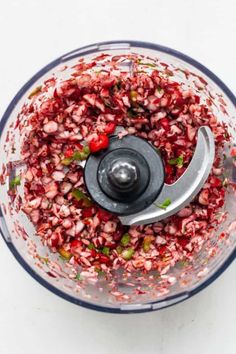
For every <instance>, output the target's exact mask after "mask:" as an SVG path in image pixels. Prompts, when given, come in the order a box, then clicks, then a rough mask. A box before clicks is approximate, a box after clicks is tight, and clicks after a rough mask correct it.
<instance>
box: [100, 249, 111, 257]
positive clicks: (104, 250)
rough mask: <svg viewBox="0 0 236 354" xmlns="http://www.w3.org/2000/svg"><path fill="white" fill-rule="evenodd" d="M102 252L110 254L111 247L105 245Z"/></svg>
mask: <svg viewBox="0 0 236 354" xmlns="http://www.w3.org/2000/svg"><path fill="white" fill-rule="evenodd" d="M102 253H103V254H105V255H106V256H109V253H110V248H109V247H103V249H102Z"/></svg>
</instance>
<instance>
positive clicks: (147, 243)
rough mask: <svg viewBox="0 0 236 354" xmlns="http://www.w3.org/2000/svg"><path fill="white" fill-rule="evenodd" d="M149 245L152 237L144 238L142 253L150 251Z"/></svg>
mask: <svg viewBox="0 0 236 354" xmlns="http://www.w3.org/2000/svg"><path fill="white" fill-rule="evenodd" d="M151 243H152V237H150V236H145V237H144V240H143V250H144V252H146V253H147V252H148V251H149V250H150V247H151Z"/></svg>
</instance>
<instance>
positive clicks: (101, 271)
mask: <svg viewBox="0 0 236 354" xmlns="http://www.w3.org/2000/svg"><path fill="white" fill-rule="evenodd" d="M94 270H95V272H97V273H98V275H105V272H103V270H101V269H100V268H97V267H96V268H95V269H94Z"/></svg>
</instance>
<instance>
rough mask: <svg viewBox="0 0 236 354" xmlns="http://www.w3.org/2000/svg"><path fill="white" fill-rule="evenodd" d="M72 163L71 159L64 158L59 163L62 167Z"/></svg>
mask: <svg viewBox="0 0 236 354" xmlns="http://www.w3.org/2000/svg"><path fill="white" fill-rule="evenodd" d="M72 161H73V158H72V157H65V158H64V159H63V160H61V163H62V165H64V166H69V165H70V164H71V162H72Z"/></svg>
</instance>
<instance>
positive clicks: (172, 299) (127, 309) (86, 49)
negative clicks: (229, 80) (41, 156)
mask: <svg viewBox="0 0 236 354" xmlns="http://www.w3.org/2000/svg"><path fill="white" fill-rule="evenodd" d="M127 44H128V45H129V46H131V47H136V48H144V49H152V50H157V51H159V52H162V53H166V54H169V55H172V56H174V57H176V58H178V59H181V60H183V61H185V62H186V63H188V64H191V65H192V66H194V67H196V68H197V69H198V70H200V71H202V72H203V73H204V74H205V75H206V76H208V77H209V78H210V79H211V80H212V81H213V82H214V83H215V84H216V85H218V86H219V87H220V88H221V90H222V91H223V92H224V94H225V95H226V96H228V98H229V100H230V101H231V102H232V103H233V105H234V106H236V97H235V95H234V94H233V92H232V91H231V90H230V89H229V88H228V87H227V86H226V85H225V84H224V83H223V82H222V81H221V79H219V78H218V77H217V76H216V75H215V74H214V73H213V72H211V71H210V70H209V69H207V68H206V67H205V66H204V65H202V64H201V63H199V62H198V61H196V60H195V59H192V58H191V57H189V56H188V55H186V54H183V53H181V52H179V51H177V50H175V49H171V48H168V47H165V46H162V45H159V44H154V43H150V42H143V41H134V40H116V41H106V42H98V43H94V44H91V45H87V46H83V47H80V48H78V49H75V50H72V51H70V52H68V53H66V54H63V55H62V56H60V57H58V58H57V59H55V60H53V61H51V62H50V63H49V64H47V65H46V66H44V67H43V68H42V69H41V70H39V71H38V72H37V73H36V74H35V75H34V76H33V77H31V79H29V80H28V81H27V82H26V83H25V84H24V85H23V86H22V87H21V89H20V90H19V91H18V92H17V94H16V95H15V97H14V98H13V99H12V101H11V102H10V104H9V105H8V107H7V109H6V111H5V113H4V114H3V116H2V119H1V120H0V138H1V135H2V132H3V129H4V127H5V125H6V123H7V120H8V118H9V116H10V115H11V113H12V111H13V109H14V107H15V105H16V104H17V103H18V101H19V100H20V99H21V98H22V96H23V95H24V94H25V93H26V91H27V90H28V89H29V88H30V87H31V86H32V85H33V84H34V83H35V82H36V81H37V80H38V79H39V78H40V77H42V76H43V75H44V74H46V72H47V71H49V70H51V69H53V68H54V67H56V66H57V65H59V64H62V63H64V62H66V61H68V60H70V59H72V58H75V57H80V56H83V55H85V54H90V53H94V52H96V51H97V50H99V51H101V52H102V51H105V50H107V49H119V47H117V48H109V45H110V46H112V45H121V47H120V49H123V48H122V45H127ZM105 46H107V48H105ZM99 47H101V48H99ZM0 218H1V219H3V213H2V210H1V205H0ZM3 220H4V219H3ZM4 222H5V221H4ZM0 233H1V235H2V237H3V239H4V241H5V242H6V244H7V246H8V248H9V249H10V251H11V252H12V254H13V255H14V257H15V258H16V259H17V261H18V262H19V263H20V264H21V266H22V267H23V268H24V269H25V270H26V271H27V272H28V273H29V274H30V275H31V276H32V277H33V278H34V279H35V280H37V281H38V282H39V283H40V284H41V285H43V286H44V287H45V288H47V289H48V290H50V291H51V292H52V293H54V294H56V295H58V296H60V297H61V298H63V299H65V300H67V301H69V302H72V303H74V304H76V305H80V306H82V307H86V308H89V309H93V310H97V311H101V312H108V313H141V312H150V311H154V310H158V309H163V308H167V307H170V306H173V305H174V304H177V303H180V302H182V301H184V300H186V299H188V298H190V297H192V296H193V295H195V294H197V293H198V292H200V291H201V290H203V289H204V288H206V287H207V286H208V285H210V284H211V283H212V282H213V281H214V280H215V279H217V278H218V277H219V276H220V275H221V274H222V273H223V272H224V271H225V270H226V268H227V267H228V266H229V265H230V264H231V262H233V260H234V259H235V258H236V247H234V249H232V252H231V254H230V255H229V256H228V258H227V259H226V260H225V261H224V262H223V263H222V265H221V266H220V267H219V269H217V270H216V271H215V272H214V273H213V274H212V275H211V276H210V277H209V279H206V280H205V281H203V282H202V283H201V284H199V285H198V286H197V287H196V288H194V289H192V290H190V291H183V292H181V293H179V294H177V295H171V296H167V297H166V298H165V299H164V300H163V299H160V300H157V301H151V302H147V303H143V304H142V305H139V307H137V305H135V304H134V305H127V306H126V305H125V304H124V305H122V306H120V307H106V306H102V305H95V304H93V303H90V302H87V301H84V300H80V299H78V298H75V297H74V296H72V295H69V294H66V293H64V292H63V291H61V290H59V289H58V288H56V287H55V286H53V285H52V284H50V283H49V282H48V281H46V280H45V279H43V278H42V277H41V276H40V275H39V274H37V273H36V272H35V271H34V270H33V269H32V268H31V267H30V266H29V265H28V264H27V263H26V261H25V260H24V258H23V257H22V256H21V255H20V253H19V252H18V251H17V249H16V248H15V246H14V245H13V243H12V242H11V241H8V240H7V239H6V238H5V237H4V234H3V230H1V228H0Z"/></svg>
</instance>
